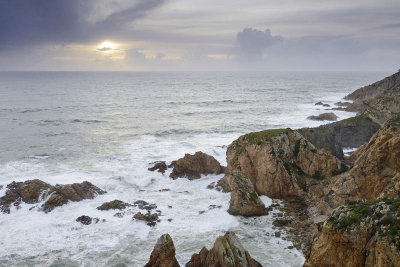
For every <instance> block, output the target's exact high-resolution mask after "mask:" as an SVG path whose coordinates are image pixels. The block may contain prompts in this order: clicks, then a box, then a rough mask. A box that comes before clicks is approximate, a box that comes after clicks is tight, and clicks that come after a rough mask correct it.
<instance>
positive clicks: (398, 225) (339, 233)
mask: <svg viewBox="0 0 400 267" xmlns="http://www.w3.org/2000/svg"><path fill="white" fill-rule="evenodd" d="M399 207H400V200H398V199H397V200H392V199H385V200H382V201H380V200H375V201H359V202H353V203H350V204H349V205H348V206H343V207H340V208H338V209H337V210H335V211H334V212H333V214H332V216H331V217H330V218H329V219H328V220H327V221H325V223H324V224H323V226H322V227H321V228H320V229H319V231H318V233H317V235H316V236H315V238H314V243H313V245H312V248H311V251H310V253H309V255H308V256H307V259H306V262H305V264H304V266H357V267H358V266H359V267H361V266H400V253H399V247H400V231H399V229H400V219H399V218H398V217H397V215H395V214H398V212H399V211H400V208H399Z"/></svg>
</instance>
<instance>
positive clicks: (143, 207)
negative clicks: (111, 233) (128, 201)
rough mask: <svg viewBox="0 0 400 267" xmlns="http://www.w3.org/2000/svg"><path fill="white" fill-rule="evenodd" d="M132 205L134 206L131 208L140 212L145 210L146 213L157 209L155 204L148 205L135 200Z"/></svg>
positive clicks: (142, 201)
mask: <svg viewBox="0 0 400 267" xmlns="http://www.w3.org/2000/svg"><path fill="white" fill-rule="evenodd" d="M133 204H134V205H133V206H135V207H138V208H139V209H141V210H147V211H150V210H154V209H156V208H157V205H156V204H150V203H148V202H146V201H144V200H137V201H135V202H134V203H133Z"/></svg>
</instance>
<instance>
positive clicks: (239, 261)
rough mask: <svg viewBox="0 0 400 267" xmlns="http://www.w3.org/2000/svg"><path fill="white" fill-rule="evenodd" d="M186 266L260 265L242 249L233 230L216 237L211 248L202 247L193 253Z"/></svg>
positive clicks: (250, 266)
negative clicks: (196, 252)
mask: <svg viewBox="0 0 400 267" xmlns="http://www.w3.org/2000/svg"><path fill="white" fill-rule="evenodd" d="M186 266H187V267H208V266H232V267H233V266H248V267H260V266H262V265H261V264H260V263H259V262H257V261H256V260H254V259H253V258H251V256H250V254H249V252H248V251H247V250H245V249H244V247H243V245H242V244H241V243H240V241H239V239H238V238H237V236H236V234H235V233H234V232H227V233H226V234H225V235H224V236H220V237H218V238H217V240H216V241H215V243H214V246H213V248H212V249H211V250H208V249H207V248H205V247H203V248H202V249H201V251H200V252H199V253H198V254H193V256H192V258H191V259H190V261H189V262H188V263H187V264H186Z"/></svg>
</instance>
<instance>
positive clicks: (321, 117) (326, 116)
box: [307, 112, 338, 121]
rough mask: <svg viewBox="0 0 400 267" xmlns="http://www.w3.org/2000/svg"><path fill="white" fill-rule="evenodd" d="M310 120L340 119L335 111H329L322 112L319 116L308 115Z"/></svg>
mask: <svg viewBox="0 0 400 267" xmlns="http://www.w3.org/2000/svg"><path fill="white" fill-rule="evenodd" d="M307 119H309V120H313V121H336V120H337V119H338V116H336V115H335V113H332V112H329V113H322V114H320V115H318V116H314V115H312V116H309V117H307Z"/></svg>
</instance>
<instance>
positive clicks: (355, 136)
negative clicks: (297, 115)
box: [298, 115, 380, 159]
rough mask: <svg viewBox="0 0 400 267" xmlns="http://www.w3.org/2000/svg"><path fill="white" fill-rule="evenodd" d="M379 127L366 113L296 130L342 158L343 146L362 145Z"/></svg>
mask: <svg viewBox="0 0 400 267" xmlns="http://www.w3.org/2000/svg"><path fill="white" fill-rule="evenodd" d="M379 128H380V125H379V124H378V123H376V122H374V121H373V120H372V119H370V118H369V117H367V116H366V115H359V116H355V117H352V118H348V119H345V120H341V121H338V122H333V123H329V124H325V125H321V126H319V127H316V128H302V129H299V130H298V132H299V133H301V134H302V135H303V136H304V137H305V138H306V139H307V140H309V141H310V142H311V143H313V144H314V145H315V146H317V147H321V148H325V149H328V150H329V151H331V152H332V154H333V155H335V156H336V157H338V158H339V159H343V148H345V147H351V148H353V147H359V146H361V145H363V144H364V143H366V142H368V141H369V139H370V138H371V137H372V135H373V134H374V133H376V132H377V131H378V130H379Z"/></svg>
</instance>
